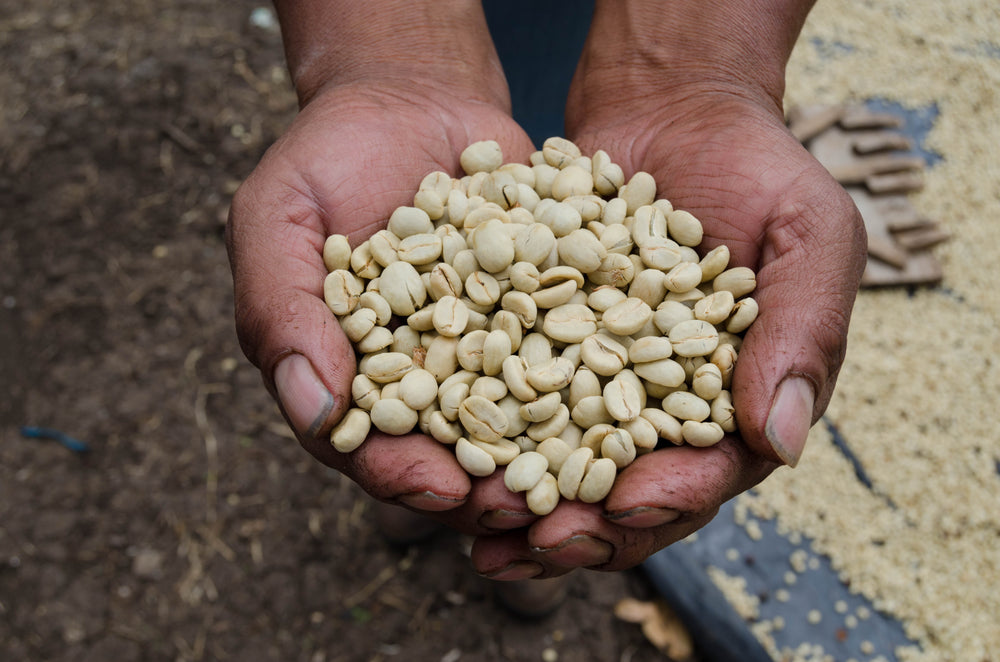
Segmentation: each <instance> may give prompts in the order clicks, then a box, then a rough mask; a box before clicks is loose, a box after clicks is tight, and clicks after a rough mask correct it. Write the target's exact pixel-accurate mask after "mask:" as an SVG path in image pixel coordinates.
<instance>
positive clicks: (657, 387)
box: [642, 379, 687, 400]
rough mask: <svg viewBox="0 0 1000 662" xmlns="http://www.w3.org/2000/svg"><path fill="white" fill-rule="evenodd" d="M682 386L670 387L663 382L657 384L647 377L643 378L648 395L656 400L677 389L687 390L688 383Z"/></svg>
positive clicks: (643, 384) (643, 385)
mask: <svg viewBox="0 0 1000 662" xmlns="http://www.w3.org/2000/svg"><path fill="white" fill-rule="evenodd" d="M682 386H683V388H681V387H679V386H674V387H670V386H664V385H663V384H655V383H653V382H651V381H649V380H647V379H644V380H642V387H643V388H644V389H646V395H647V396H648V397H650V398H653V399H654V400H662V399H663V398H665V397H667V396H668V395H670V394H671V393H673V392H674V391H677V390H687V385H682Z"/></svg>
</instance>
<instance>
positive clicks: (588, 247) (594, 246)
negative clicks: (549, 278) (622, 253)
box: [556, 230, 608, 274]
mask: <svg viewBox="0 0 1000 662" xmlns="http://www.w3.org/2000/svg"><path fill="white" fill-rule="evenodd" d="M556 249H557V250H558V252H559V259H560V260H561V261H562V263H563V264H566V265H568V266H571V267H573V268H574V269H577V270H578V271H580V273H583V274H589V273H590V272H591V271H596V270H597V268H598V267H600V266H601V262H602V261H604V258H605V257H607V255H608V249H606V248H605V247H604V244H602V243H601V242H600V240H599V239H598V238H597V237H596V236H594V233H593V232H591V231H590V230H574V231H572V232H570V233H569V234H567V235H566V236H564V237H560V238H559V239H558V240H557V242H556Z"/></svg>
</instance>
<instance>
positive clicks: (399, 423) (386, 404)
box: [371, 398, 417, 435]
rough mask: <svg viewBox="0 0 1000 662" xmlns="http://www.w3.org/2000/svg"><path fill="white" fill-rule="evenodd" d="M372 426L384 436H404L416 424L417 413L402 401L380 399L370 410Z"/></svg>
mask: <svg viewBox="0 0 1000 662" xmlns="http://www.w3.org/2000/svg"><path fill="white" fill-rule="evenodd" d="M371 421H372V425H374V426H375V427H376V428H378V429H379V430H381V431H382V432H385V433H386V434H393V435H400V434H406V433H407V432H409V431H410V430H412V429H413V428H414V426H416V424H417V412H415V411H414V410H412V409H410V408H409V407H408V406H406V403H405V402H403V401H402V400H397V399H395V398H382V399H380V400H379V401H378V402H376V403H375V404H374V405H372V410H371Z"/></svg>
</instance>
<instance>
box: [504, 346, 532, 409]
mask: <svg viewBox="0 0 1000 662" xmlns="http://www.w3.org/2000/svg"><path fill="white" fill-rule="evenodd" d="M522 346H523V343H522ZM501 370H502V372H503V380H504V382H505V383H506V384H507V388H508V389H509V390H510V392H511V394H513V395H514V396H515V397H517V399H519V400H521V401H523V402H528V401H531V400H534V399H535V398H536V397H537V396H538V394H537V393H536V392H535V389H534V388H533V387H532V386H531V385H530V384H528V380H527V366H526V364H525V360H524V358H522V357H521V356H517V355H513V356H508V357H507V358H506V359H504V361H503V365H502V366H501Z"/></svg>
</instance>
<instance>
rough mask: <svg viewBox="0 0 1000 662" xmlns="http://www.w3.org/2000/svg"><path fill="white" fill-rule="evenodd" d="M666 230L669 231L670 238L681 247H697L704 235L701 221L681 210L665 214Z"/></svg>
mask: <svg viewBox="0 0 1000 662" xmlns="http://www.w3.org/2000/svg"><path fill="white" fill-rule="evenodd" d="M667 229H668V230H669V231H670V237H671V238H672V239H673V240H674V241H676V242H677V243H678V244H681V245H682V246H697V245H698V244H700V243H701V239H702V236H703V235H704V230H703V229H702V227H701V221H699V220H698V219H697V218H695V216H694V215H693V214H692V213H691V212H687V211H684V210H683V209H674V210H672V211H670V212H669V213H667Z"/></svg>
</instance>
